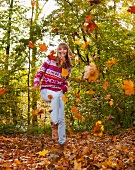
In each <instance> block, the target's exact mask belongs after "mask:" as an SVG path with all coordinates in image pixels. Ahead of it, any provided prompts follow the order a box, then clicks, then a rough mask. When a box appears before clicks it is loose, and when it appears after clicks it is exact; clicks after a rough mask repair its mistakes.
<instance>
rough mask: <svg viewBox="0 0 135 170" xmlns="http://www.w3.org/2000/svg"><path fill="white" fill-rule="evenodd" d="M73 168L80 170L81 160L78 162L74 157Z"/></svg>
mask: <svg viewBox="0 0 135 170" xmlns="http://www.w3.org/2000/svg"><path fill="white" fill-rule="evenodd" d="M74 170H82V168H81V162H78V161H77V160H76V159H75V160H74Z"/></svg>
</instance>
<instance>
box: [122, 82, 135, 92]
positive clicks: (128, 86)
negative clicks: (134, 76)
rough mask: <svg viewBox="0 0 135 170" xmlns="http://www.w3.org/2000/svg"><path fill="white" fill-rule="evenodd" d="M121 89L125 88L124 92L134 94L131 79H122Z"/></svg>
mask: <svg viewBox="0 0 135 170" xmlns="http://www.w3.org/2000/svg"><path fill="white" fill-rule="evenodd" d="M123 84H124V85H122V89H124V90H125V94H127V95H131V94H135V92H134V83H133V82H132V81H131V80H123Z"/></svg>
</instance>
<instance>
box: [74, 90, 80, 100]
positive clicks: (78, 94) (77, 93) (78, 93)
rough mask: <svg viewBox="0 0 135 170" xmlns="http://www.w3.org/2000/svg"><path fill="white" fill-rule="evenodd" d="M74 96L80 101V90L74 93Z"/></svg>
mask: <svg viewBox="0 0 135 170" xmlns="http://www.w3.org/2000/svg"><path fill="white" fill-rule="evenodd" d="M75 96H76V97H77V98H78V99H80V90H78V91H77V92H76V91H75Z"/></svg>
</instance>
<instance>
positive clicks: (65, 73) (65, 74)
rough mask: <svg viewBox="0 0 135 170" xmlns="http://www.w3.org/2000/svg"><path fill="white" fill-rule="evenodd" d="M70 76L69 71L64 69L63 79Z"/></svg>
mask: <svg viewBox="0 0 135 170" xmlns="http://www.w3.org/2000/svg"><path fill="white" fill-rule="evenodd" d="M67 76H68V70H67V69H65V68H62V77H65V78H66V77H67Z"/></svg>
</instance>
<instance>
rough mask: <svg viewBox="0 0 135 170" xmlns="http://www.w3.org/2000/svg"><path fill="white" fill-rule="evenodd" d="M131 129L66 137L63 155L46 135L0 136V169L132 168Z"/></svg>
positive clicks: (134, 153)
mask: <svg viewBox="0 0 135 170" xmlns="http://www.w3.org/2000/svg"><path fill="white" fill-rule="evenodd" d="M134 132H135V129H127V130H126V132H122V133H120V134H119V135H116V136H111V135H108V134H103V135H102V136H101V137H97V136H94V134H93V133H89V132H83V133H79V134H74V135H73V136H67V142H66V145H65V149H64V152H63V154H61V155H58V154H57V152H58V149H57V145H58V144H57V143H55V144H54V142H53V141H52V140H51V137H50V136H49V135H46V134H44V135H27V134H18V135H17V134H16V135H15V134H14V135H3V136H0V169H1V170H12V169H14V170H24V169H25V170H32V169H33V170H36V169H40V170H42V169H44V170H45V169H47V170H55V169H56V170H98V169H100V170H113V169H116V170H134V166H135V135H134V134H135V133H134Z"/></svg>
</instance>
